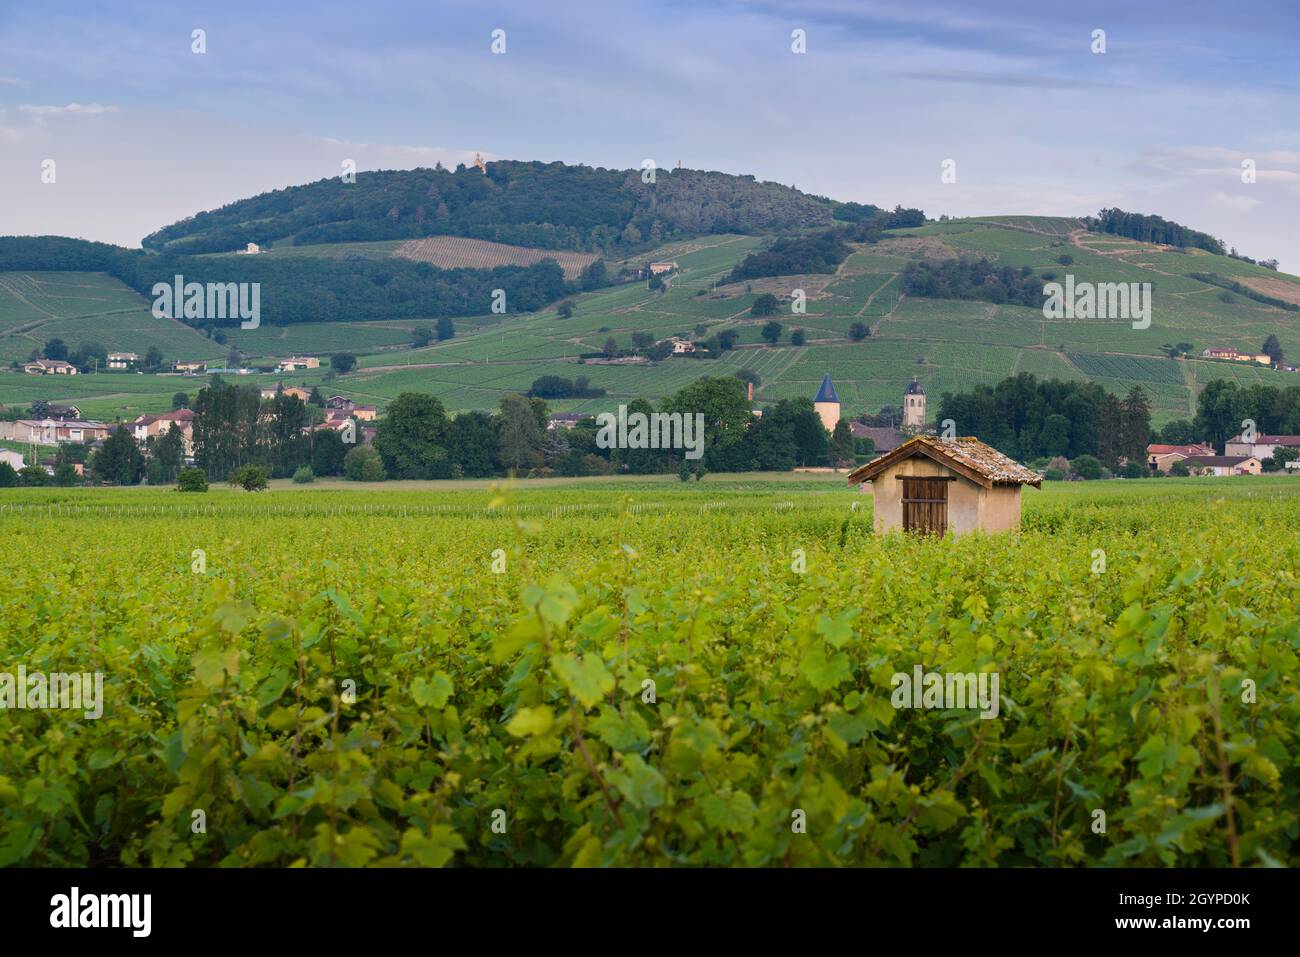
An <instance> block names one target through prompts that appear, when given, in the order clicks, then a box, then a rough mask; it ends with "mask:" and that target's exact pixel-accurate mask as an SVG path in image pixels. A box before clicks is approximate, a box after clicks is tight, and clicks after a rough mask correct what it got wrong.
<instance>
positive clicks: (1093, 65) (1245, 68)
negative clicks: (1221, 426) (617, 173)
mask: <svg viewBox="0 0 1300 957" xmlns="http://www.w3.org/2000/svg"><path fill="white" fill-rule="evenodd" d="M196 30H202V31H203V35H202V36H203V41H204V43H203V45H204V48H205V52H196V51H195V47H196V45H197V43H196V41H195V39H194V36H195V31H196ZM498 30H500V31H504V52H500V53H494V52H493V34H494V31H498ZM794 31H803V32H802V37H803V43H804V48H805V52H803V53H796V52H794V49H793V47H794V46H795V43H796V41H795V40H794V39H793V38H792V35H793V34H794ZM1096 31H1104V52H1099V50H1098V47H1099V43H1098V40H1097V39H1096V38H1095V35H1096ZM499 47H500V44H499V43H498V48H499ZM1298 78H1300V5H1296V4H1293V3H1292V4H1288V3H1253V4H1250V5H1247V6H1241V5H1229V4H1222V3H1219V2H1216V3H1209V2H1203V0H1183V2H1177V3H1171V2H1165V0H1148V2H1145V3H1134V2H1132V0H1125V2H1122V3H1112V2H1104V3H1093V4H1089V3H1085V2H1079V0H1074V2H1069V3H1058V2H1055V0H1047V2H1032V0H1030V2H1023V3H1022V2H1016V3H1012V2H1005V0H997V2H987V0H906V2H876V0H807V2H799V0H790V2H779V0H758V2H747V3H741V2H736V3H726V2H723V3H704V2H690V3H686V2H671V0H636V2H620V0H599V2H592V0H566V2H564V3H546V4H542V3H537V2H535V0H533V2H494V0H474V2H472V3H467V2H464V0H459V2H454V3H444V2H429V0H425V2H421V3H413V2H389V0H370V2H368V3H356V2H354V0H349V2H336V0H312V2H310V3H308V2H305V0H300V2H296V3H286V2H277V0H261V2H256V3H252V2H245V0H227V2H224V3H191V2H186V0H172V2H169V3H166V4H163V3H157V2H153V3H142V2H131V0H97V2H95V3H94V4H87V3H85V2H84V0H80V2H61V0H42V2H41V3H27V2H15V0H0V235H8V234H58V235H68V236H78V237H82V238H86V239H95V240H101V241H105V242H113V243H118V244H121V245H126V246H138V245H139V242H140V239H141V238H142V237H143V236H145V235H147V234H148V233H150V232H152V231H154V230H155V229H158V228H159V227H161V226H164V225H166V224H168V223H171V222H174V221H176V220H179V219H182V218H185V217H186V216H189V215H192V214H194V213H196V212H198V211H201V210H205V209H213V208H216V207H218V206H221V205H223V204H225V203H229V202H232V201H234V200H237V199H241V198H244V197H247V196H251V195H255V194H257V193H260V192H265V191H267V190H273V189H278V188H282V187H285V186H291V185H295V184H299V183H305V182H310V181H313V180H317V179H320V178H322V177H327V176H334V175H338V174H339V173H340V172H341V170H342V165H341V164H342V163H343V162H344V161H345V160H353V161H355V163H356V164H357V168H358V169H359V170H361V171H365V170H368V169H402V168H412V167H417V166H432V165H433V164H434V163H435V162H438V161H441V162H443V163H444V165H454V164H455V163H458V162H464V161H469V160H471V159H472V158H473V156H474V154H475V153H476V152H481V153H482V154H483V155H484V156H485V157H486V158H488V159H489V160H491V159H522V160H543V161H553V160H562V161H564V162H566V163H584V164H587V165H591V166H603V167H614V168H620V169H629V168H634V167H639V166H640V165H641V163H642V162H643V160H645V159H652V160H654V161H655V162H656V163H657V164H658V165H659V166H661V167H664V166H674V165H676V164H677V162H678V161H679V160H680V161H681V162H682V164H683V165H685V166H687V167H691V168H695V169H710V170H721V171H724V172H729V173H752V174H753V175H755V176H757V177H758V178H759V179H761V180H771V181H774V182H779V183H784V184H787V185H794V186H797V187H798V188H799V189H802V190H805V191H807V192H811V193H816V194H819V195H823V196H830V197H833V198H835V199H840V200H855V201H858V202H864V203H874V204H876V205H879V206H887V207H891V208H892V207H893V206H895V205H898V204H902V205H904V206H914V207H920V208H922V209H924V210H925V211H926V213H927V214H928V215H929V216H931V217H937V216H939V215H940V214H942V213H946V214H948V215H950V216H975V215H980V216H986V215H1007V214H1021V215H1087V214H1093V213H1095V212H1096V211H1097V210H1098V209H1101V208H1102V207H1106V206H1119V207H1121V208H1123V209H1127V210H1131V211H1136V212H1143V213H1154V214H1158V215H1161V216H1165V217H1166V218H1169V219H1173V220H1176V221H1178V222H1180V223H1183V224H1185V225H1187V226H1190V227H1192V228H1195V229H1200V230H1204V231H1206V232H1209V233H1211V234H1213V235H1215V236H1218V237H1219V238H1221V239H1223V240H1224V241H1225V242H1226V243H1228V244H1229V245H1230V246H1235V247H1236V248H1237V249H1238V250H1239V251H1240V252H1242V253H1244V254H1246V255H1249V256H1252V257H1255V258H1276V259H1278V260H1279V261H1280V263H1281V267H1282V268H1283V269H1285V270H1287V271H1290V272H1295V273H1300V228H1297V219H1298V217H1297V213H1300V89H1298V84H1300V79H1298ZM51 160H52V161H53V165H52V166H51V164H49V163H48V162H47V161H51ZM948 160H951V161H953V163H952V165H951V166H949V167H948V168H950V169H955V173H956V176H955V180H956V181H955V182H944V181H943V179H944V177H943V176H942V174H943V171H944V164H945V161H948ZM1246 162H1249V163H1250V164H1253V169H1254V177H1253V180H1254V181H1253V182H1243V165H1242V164H1243V163H1246ZM51 171H52V173H53V176H52V178H53V182H47V181H45V180H48V179H50V178H51V176H50V172H51ZM950 178H951V177H950ZM1247 178H1249V177H1247Z"/></svg>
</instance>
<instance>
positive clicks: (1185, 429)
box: [1159, 379, 1300, 453]
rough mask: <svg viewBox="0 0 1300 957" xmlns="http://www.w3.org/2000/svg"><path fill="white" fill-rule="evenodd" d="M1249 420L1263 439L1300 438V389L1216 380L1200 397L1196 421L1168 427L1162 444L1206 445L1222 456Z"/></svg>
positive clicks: (1206, 387) (1198, 398)
mask: <svg viewBox="0 0 1300 957" xmlns="http://www.w3.org/2000/svg"><path fill="white" fill-rule="evenodd" d="M1247 419H1249V420H1250V421H1252V422H1254V423H1255V431H1256V433H1258V434H1260V435H1300V386H1293V385H1292V386H1285V387H1281V388H1279V387H1277V386H1271V385H1263V384H1262V383H1255V384H1254V385H1249V386H1239V385H1237V383H1235V382H1233V381H1230V380H1225V379H1215V380H1213V381H1212V382H1209V383H1207V384H1206V386H1205V388H1204V389H1202V390H1201V394H1200V395H1199V396H1197V397H1196V418H1195V419H1193V420H1191V421H1188V420H1186V419H1178V420H1176V421H1173V422H1170V423H1168V424H1166V425H1165V427H1164V428H1163V429H1162V430H1161V432H1160V437H1159V441H1161V442H1167V443H1169V444H1171V445H1182V444H1186V443H1188V442H1198V441H1204V442H1209V443H1211V444H1212V445H1213V446H1214V448H1215V450H1216V451H1218V452H1219V453H1222V452H1223V450H1224V445H1225V444H1226V443H1227V441H1228V439H1230V438H1232V437H1233V436H1234V435H1237V434H1238V433H1240V432H1241V430H1242V422H1244V421H1246V420H1247Z"/></svg>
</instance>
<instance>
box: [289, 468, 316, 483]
mask: <svg viewBox="0 0 1300 957" xmlns="http://www.w3.org/2000/svg"><path fill="white" fill-rule="evenodd" d="M314 481H316V476H315V475H313V474H312V470H311V468H309V467H308V466H306V465H303V466H301V467H299V468H298V470H297V471H296V472H294V473H293V483H294V484H295V485H309V484H311V483H312V482H314Z"/></svg>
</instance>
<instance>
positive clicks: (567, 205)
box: [143, 161, 832, 258]
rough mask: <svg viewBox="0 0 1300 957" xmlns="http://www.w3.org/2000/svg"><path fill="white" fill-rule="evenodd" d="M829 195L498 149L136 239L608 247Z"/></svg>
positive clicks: (221, 244) (293, 191)
mask: <svg viewBox="0 0 1300 957" xmlns="http://www.w3.org/2000/svg"><path fill="white" fill-rule="evenodd" d="M831 207H832V204H831V203H830V202H829V201H828V200H822V199H817V198H814V197H809V196H805V195H804V194H802V193H799V192H797V191H796V190H793V189H790V188H789V187H785V186H779V185H778V184H775V183H758V182H757V181H755V179H754V177H752V176H729V175H727V174H723V173H705V172H701V171H696V170H672V171H669V170H661V171H658V175H657V176H656V180H655V182H654V183H652V184H651V183H645V182H643V181H642V179H641V171H640V170H635V171H627V170H613V169H603V168H593V167H590V166H566V165H565V164H563V163H540V162H516V161H499V162H492V163H488V164H487V171H486V174H484V173H481V172H480V171H479V170H477V169H475V168H472V167H466V166H465V165H464V164H461V165H458V166H457V167H456V168H455V170H454V171H453V170H448V169H445V168H444V167H443V166H442V164H438V165H437V166H435V167H434V168H433V169H427V168H425V169H414V170H388V171H376V172H363V173H358V174H357V175H356V180H355V182H351V183H347V182H344V181H343V180H342V179H341V178H339V177H332V178H330V179H323V180H319V181H318V182H315V183H308V184H306V185H303V186H294V187H290V188H288V189H283V190H277V191H275V192H272V193H263V194H261V195H259V196H254V197H252V198H249V199H245V200H240V201H238V202H235V203H231V204H229V205H227V206H224V207H222V208H220V209H216V210H212V211H209V212H203V213H199V214H198V215H196V216H192V217H190V218H188V219H184V220H181V221H180V222H178V223H174V224H173V225H171V226H167V227H165V228H164V229H160V230H158V231H157V232H155V233H153V234H151V235H149V236H146V237H145V238H144V240H143V245H144V247H145V248H146V249H151V250H155V251H162V250H164V249H168V250H171V251H173V252H186V253H213V252H229V251H232V250H235V249H240V248H242V247H243V245H244V243H246V242H250V241H251V242H256V243H259V244H261V245H263V246H269V245H271V244H273V243H274V242H276V241H283V240H289V239H290V238H291V237H292V242H293V243H294V244H295V245H303V244H310V243H332V242H362V241H369V240H380V239H385V240H386V239H414V238H419V237H423V236H469V237H473V238H476V239H487V240H494V241H497V242H504V243H513V244H516V245H521V246H532V247H536V248H541V249H577V250H590V251H592V252H598V253H601V254H604V255H611V254H615V253H619V254H620V258H622V256H623V255H625V254H626V252H627V251H629V250H630V249H633V248H636V247H639V246H640V245H641V244H642V243H647V242H648V243H652V244H657V243H660V242H663V241H664V240H665V239H668V238H671V237H672V236H674V235H677V234H690V233H702V232H727V231H741V232H746V231H751V230H754V229H792V228H800V227H805V226H809V225H816V224H817V223H823V222H824V223H829V222H830V219H831Z"/></svg>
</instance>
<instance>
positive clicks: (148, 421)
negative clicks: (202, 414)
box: [131, 409, 194, 455]
mask: <svg viewBox="0 0 1300 957" xmlns="http://www.w3.org/2000/svg"><path fill="white" fill-rule="evenodd" d="M173 425H175V426H176V428H178V429H180V433H181V441H182V442H183V443H184V447H185V454H186V455H190V454H191V453H192V452H193V451H194V443H193V440H194V412H193V411H191V410H190V409H177V410H176V411H174V412H163V413H162V414H161V415H142V416H139V417H138V418H137V419H136V420H135V421H134V422H132V423H131V434H132V435H134V436H135V440H136V441H137V442H139V443H140V444H141V445H144V444H145V442H147V441H148V440H149V438H150V436H155V437H156V436H160V435H162V434H163V433H164V432H167V431H169V430H170V429H171V427H172V426H173Z"/></svg>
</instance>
